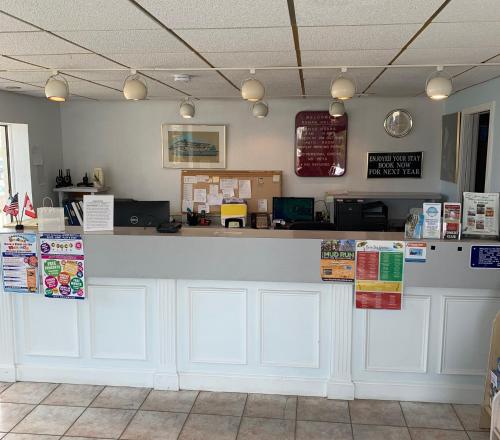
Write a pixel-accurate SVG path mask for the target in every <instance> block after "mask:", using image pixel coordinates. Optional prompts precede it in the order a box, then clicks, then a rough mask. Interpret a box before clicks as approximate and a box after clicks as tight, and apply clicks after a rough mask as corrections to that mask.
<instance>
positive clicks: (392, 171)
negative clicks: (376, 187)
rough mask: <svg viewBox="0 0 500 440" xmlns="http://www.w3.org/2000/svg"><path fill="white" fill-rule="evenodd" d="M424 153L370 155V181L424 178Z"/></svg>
mask: <svg viewBox="0 0 500 440" xmlns="http://www.w3.org/2000/svg"><path fill="white" fill-rule="evenodd" d="M422 155H423V154H422V152H421V151H418V152H412V153H368V172H367V176H366V177H368V178H369V179H372V178H388V177H417V178H419V177H422Z"/></svg>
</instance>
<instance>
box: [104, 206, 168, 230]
mask: <svg viewBox="0 0 500 440" xmlns="http://www.w3.org/2000/svg"><path fill="white" fill-rule="evenodd" d="M169 220H170V202H167V201H164V202H156V201H155V202H140V201H137V200H115V208H114V225H115V226H138V227H141V226H142V227H151V226H152V227H156V226H158V225H159V224H160V223H163V222H166V221H169Z"/></svg>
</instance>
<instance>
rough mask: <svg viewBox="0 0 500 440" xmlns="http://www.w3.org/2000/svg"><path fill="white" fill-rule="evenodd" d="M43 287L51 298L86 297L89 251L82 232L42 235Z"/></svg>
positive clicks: (46, 294)
mask: <svg viewBox="0 0 500 440" xmlns="http://www.w3.org/2000/svg"><path fill="white" fill-rule="evenodd" d="M40 257H41V264H42V275H43V276H42V278H43V289H44V292H45V296H46V297H48V298H68V299H84V298H85V254H84V252H83V240H82V237H81V235H80V234H42V235H40Z"/></svg>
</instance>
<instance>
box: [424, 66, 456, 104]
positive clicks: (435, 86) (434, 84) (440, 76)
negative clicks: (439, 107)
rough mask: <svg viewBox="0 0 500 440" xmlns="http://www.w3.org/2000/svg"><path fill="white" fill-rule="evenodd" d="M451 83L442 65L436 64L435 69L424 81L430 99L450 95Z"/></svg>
mask: <svg viewBox="0 0 500 440" xmlns="http://www.w3.org/2000/svg"><path fill="white" fill-rule="evenodd" d="M452 90H453V84H452V82H451V77H450V75H448V74H447V73H446V72H445V71H444V70H443V67H442V66H438V67H437V69H436V71H435V72H434V73H432V74H431V75H430V76H429V78H427V81H426V83H425V92H426V93H427V96H428V97H429V98H431V99H434V100H436V101H439V100H441V99H446V98H448V96H450V95H451V92H452Z"/></svg>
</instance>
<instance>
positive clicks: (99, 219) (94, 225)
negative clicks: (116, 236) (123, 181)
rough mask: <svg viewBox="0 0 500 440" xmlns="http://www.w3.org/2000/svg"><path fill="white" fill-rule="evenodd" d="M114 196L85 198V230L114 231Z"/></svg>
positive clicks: (90, 196)
mask: <svg viewBox="0 0 500 440" xmlns="http://www.w3.org/2000/svg"><path fill="white" fill-rule="evenodd" d="M114 200H115V198H114V196H111V195H105V196H96V195H84V196H83V230H84V231H85V232H91V231H112V230H113V220H114V217H113V216H114Z"/></svg>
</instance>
